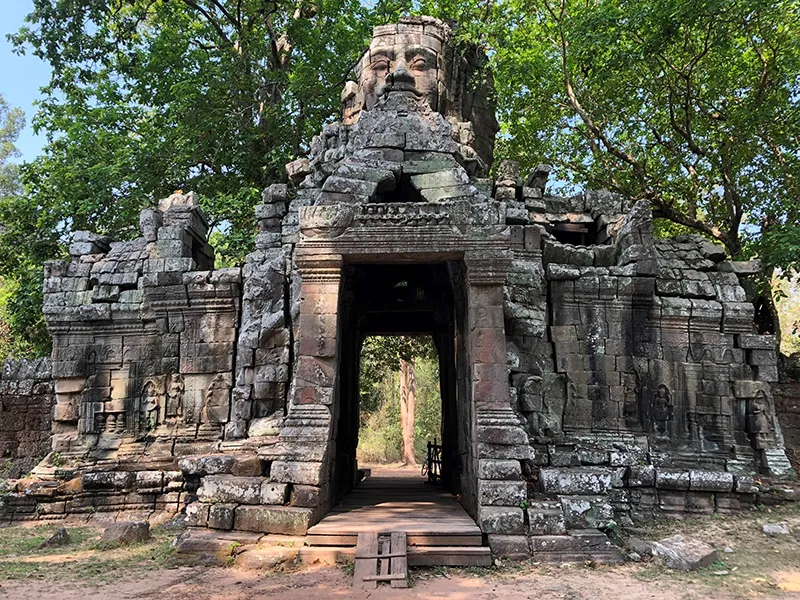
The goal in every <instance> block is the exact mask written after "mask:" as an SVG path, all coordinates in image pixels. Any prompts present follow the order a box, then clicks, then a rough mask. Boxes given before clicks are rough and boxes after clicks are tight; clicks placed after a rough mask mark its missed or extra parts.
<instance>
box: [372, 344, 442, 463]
mask: <svg viewBox="0 0 800 600" xmlns="http://www.w3.org/2000/svg"><path fill="white" fill-rule="evenodd" d="M435 356H436V348H435V347H434V345H433V339H432V338H431V337H430V336H371V337H368V338H367V339H366V340H365V341H364V347H363V349H362V352H361V361H362V369H361V373H362V381H360V386H361V390H362V393H361V395H362V398H369V395H368V394H365V393H364V391H365V390H368V389H369V388H371V387H372V382H374V381H376V380H377V379H378V377H379V376H380V374H381V373H383V372H385V371H387V370H391V371H400V426H401V429H402V434H403V442H402V452H401V457H402V458H401V460H402V461H403V463H404V464H407V465H416V464H417V460H416V458H415V456H414V422H415V410H416V397H417V389H416V383H417V381H416V367H415V364H414V360H415V359H416V358H429V359H430V358H433V357H435Z"/></svg>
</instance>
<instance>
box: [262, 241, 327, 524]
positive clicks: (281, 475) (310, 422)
mask: <svg viewBox="0 0 800 600" xmlns="http://www.w3.org/2000/svg"><path fill="white" fill-rule="evenodd" d="M296 262H297V267H298V271H299V273H300V276H301V278H302V285H301V290H300V315H299V318H298V325H297V345H296V348H297V352H298V355H297V360H296V363H295V364H296V373H295V376H294V388H293V394H292V397H291V405H290V406H289V414H288V416H287V418H286V421H285V422H284V425H283V427H282V428H281V434H280V438H279V441H278V444H276V445H275V446H274V447H272V448H271V449H270V450H268V451H262V452H261V453H260V454H261V455H262V458H267V459H271V460H272V461H273V462H272V465H271V469H270V479H271V480H272V481H277V482H281V483H291V484H293V485H294V486H295V487H298V486H299V487H298V489H305V490H306V492H305V493H307V495H308V496H309V497H313V498H314V499H315V501H314V503H315V506H309V508H313V509H314V510H313V513H312V518H311V521H312V522H315V521H316V520H318V519H319V517H320V516H321V515H323V514H324V513H325V512H326V511H327V510H328V508H329V506H330V501H331V498H330V497H329V490H330V486H329V485H328V484H329V482H330V478H331V471H332V467H333V465H332V462H333V459H332V457H334V456H336V449H335V448H334V444H335V441H334V439H333V428H332V422H333V418H332V410H333V403H334V399H335V393H336V372H337V368H338V360H337V337H338V336H337V329H338V320H337V310H338V304H339V286H340V282H341V267H342V257H341V256H340V255H335V254H334V255H324V256H320V255H311V256H309V255H304V254H303V253H302V252H298V256H297V260H296ZM315 488H316V489H315Z"/></svg>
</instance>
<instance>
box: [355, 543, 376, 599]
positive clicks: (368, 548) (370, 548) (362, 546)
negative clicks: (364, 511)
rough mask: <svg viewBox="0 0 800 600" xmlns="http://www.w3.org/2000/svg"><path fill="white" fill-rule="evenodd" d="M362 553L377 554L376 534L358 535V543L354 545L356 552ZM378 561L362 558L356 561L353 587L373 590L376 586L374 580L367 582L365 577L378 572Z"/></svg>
mask: <svg viewBox="0 0 800 600" xmlns="http://www.w3.org/2000/svg"><path fill="white" fill-rule="evenodd" d="M359 551H360V552H363V553H364V554H377V553H378V534H377V533H374V532H366V533H359V534H358V543H357V545H356V552H357V553H358V552H359ZM377 569H378V561H377V559H374V558H364V559H360V560H356V564H355V566H354V569H353V586H354V587H361V588H365V589H374V588H376V587H377V586H378V582H377V581H375V580H368V579H367V577H370V576H374V575H375V574H376V573H377V572H378V571H377Z"/></svg>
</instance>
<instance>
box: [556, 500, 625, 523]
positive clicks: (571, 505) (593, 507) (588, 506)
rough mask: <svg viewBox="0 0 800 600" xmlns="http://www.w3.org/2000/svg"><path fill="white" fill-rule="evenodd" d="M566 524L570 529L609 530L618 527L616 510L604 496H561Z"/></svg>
mask: <svg viewBox="0 0 800 600" xmlns="http://www.w3.org/2000/svg"><path fill="white" fill-rule="evenodd" d="M560 499H561V507H562V510H563V513H564V522H565V523H566V526H567V528H569V529H595V528H601V529H602V528H607V527H612V526H614V525H616V523H615V522H614V510H613V508H612V507H611V504H609V503H608V500H607V498H605V497H603V496H561V497H560Z"/></svg>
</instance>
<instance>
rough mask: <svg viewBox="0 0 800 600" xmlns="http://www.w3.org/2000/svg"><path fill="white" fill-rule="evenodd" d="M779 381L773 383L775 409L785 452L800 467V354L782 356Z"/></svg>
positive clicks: (797, 467) (797, 468)
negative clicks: (781, 431)
mask: <svg viewBox="0 0 800 600" xmlns="http://www.w3.org/2000/svg"><path fill="white" fill-rule="evenodd" d="M782 367H783V368H782V369H781V370H780V381H779V382H778V383H776V384H773V386H772V389H773V390H774V393H775V410H776V412H777V413H778V418H779V419H780V423H781V427H782V429H783V437H784V442H785V444H786V453H787V454H788V456H789V460H790V461H791V462H792V464H793V465H794V468H795V470H799V469H800V355H797V354H795V355H793V356H791V357H783V364H782Z"/></svg>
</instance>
